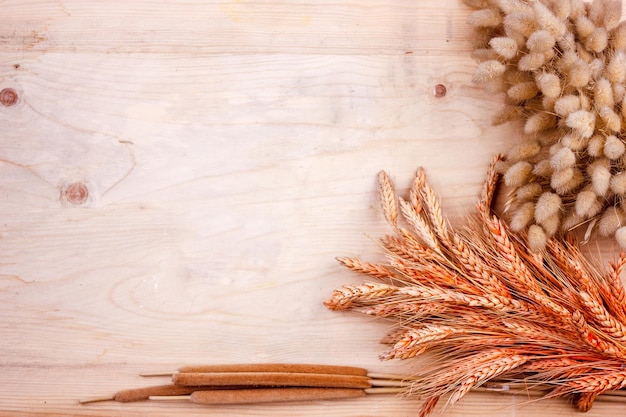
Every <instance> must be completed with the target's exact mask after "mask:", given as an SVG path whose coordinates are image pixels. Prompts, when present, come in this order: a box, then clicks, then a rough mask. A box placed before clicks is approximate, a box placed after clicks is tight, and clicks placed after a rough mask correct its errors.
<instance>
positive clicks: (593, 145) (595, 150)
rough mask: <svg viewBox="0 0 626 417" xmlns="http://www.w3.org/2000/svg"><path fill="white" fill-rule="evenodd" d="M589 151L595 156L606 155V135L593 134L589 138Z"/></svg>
mask: <svg viewBox="0 0 626 417" xmlns="http://www.w3.org/2000/svg"><path fill="white" fill-rule="evenodd" d="M587 153H588V154H589V155H590V156H593V157H595V158H598V157H600V156H602V155H604V137H603V136H602V135H593V136H592V137H591V139H589V144H588V145H587Z"/></svg>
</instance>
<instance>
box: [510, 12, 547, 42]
mask: <svg viewBox="0 0 626 417" xmlns="http://www.w3.org/2000/svg"><path fill="white" fill-rule="evenodd" d="M504 29H505V31H507V33H508V31H514V32H517V33H520V34H522V35H523V36H525V37H528V36H530V35H531V34H532V33H533V32H535V31H536V30H537V29H539V27H538V26H537V21H536V20H535V16H534V13H530V12H515V13H510V14H507V15H506V16H505V17H504Z"/></svg>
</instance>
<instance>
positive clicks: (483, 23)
mask: <svg viewBox="0 0 626 417" xmlns="http://www.w3.org/2000/svg"><path fill="white" fill-rule="evenodd" d="M467 23H468V24H470V25H472V26H475V27H495V26H498V25H500V23H502V15H501V14H500V12H498V11H497V10H495V9H482V10H476V11H473V12H471V13H470V14H469V16H467Z"/></svg>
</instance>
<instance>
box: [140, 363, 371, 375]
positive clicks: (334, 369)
mask: <svg viewBox="0 0 626 417" xmlns="http://www.w3.org/2000/svg"><path fill="white" fill-rule="evenodd" d="M209 372H292V373H301V374H333V375H355V376H367V369H364V368H359V367H355V366H340V365H311V364H300V363H252V364H232V365H186V366H182V367H180V368H178V371H177V372H171V371H169V372H168V371H164V372H144V373H141V374H140V375H141V376H143V377H159V376H172V375H174V374H177V373H209Z"/></svg>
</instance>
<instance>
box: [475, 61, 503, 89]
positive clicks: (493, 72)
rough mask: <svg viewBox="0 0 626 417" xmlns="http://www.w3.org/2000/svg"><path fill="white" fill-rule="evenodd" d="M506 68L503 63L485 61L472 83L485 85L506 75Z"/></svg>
mask: <svg viewBox="0 0 626 417" xmlns="http://www.w3.org/2000/svg"><path fill="white" fill-rule="evenodd" d="M504 71H506V67H505V66H504V64H503V63H501V62H500V61H496V60H490V61H484V62H481V63H480V64H479V65H478V68H476V71H474V76H473V78H472V81H473V82H475V83H485V82H487V81H490V80H493V79H494V78H497V77H499V76H501V75H502V74H504Z"/></svg>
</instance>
